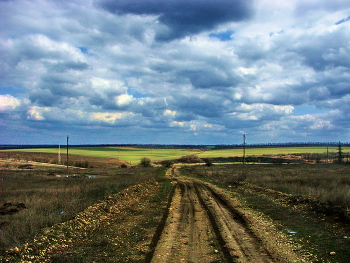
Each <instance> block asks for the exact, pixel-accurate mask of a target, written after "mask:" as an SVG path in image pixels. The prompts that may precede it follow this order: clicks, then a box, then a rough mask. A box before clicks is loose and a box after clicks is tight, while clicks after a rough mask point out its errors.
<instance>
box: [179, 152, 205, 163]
mask: <svg viewBox="0 0 350 263" xmlns="http://www.w3.org/2000/svg"><path fill="white" fill-rule="evenodd" d="M179 161H180V162H181V163H202V162H203V160H202V159H201V158H199V157H198V155H195V154H193V155H185V156H182V157H181V158H180V159H179Z"/></svg>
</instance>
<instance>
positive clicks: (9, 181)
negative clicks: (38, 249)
mask: <svg viewBox="0 0 350 263" xmlns="http://www.w3.org/2000/svg"><path fill="white" fill-rule="evenodd" d="M2 164H3V165H2V166H1V167H2V169H1V170H0V200H1V203H0V253H1V252H3V251H4V250H6V249H8V248H10V247H14V246H18V245H20V244H22V243H24V242H25V241H26V240H28V239H30V238H32V237H33V236H34V235H35V234H36V233H38V231H40V230H41V229H43V228H46V227H50V226H52V225H54V224H57V223H61V222H64V221H67V220H69V219H71V218H72V217H74V216H75V215H76V214H77V213H78V212H80V211H82V210H84V209H85V208H87V207H88V206H90V205H92V204H95V203H96V202H98V201H100V200H103V199H104V198H105V197H106V196H108V195H111V194H113V193H117V192H119V191H121V190H122V189H125V188H127V187H129V186H131V185H134V184H137V183H140V182H143V181H147V180H150V179H154V178H155V177H156V174H157V173H156V172H155V170H156V169H157V168H150V169H147V170H142V169H141V168H137V167H133V168H128V169H122V168H115V169H99V168H94V169H85V170H82V169H73V168H70V169H66V168H65V167H64V168H57V167H50V166H40V165H38V164H34V165H32V166H30V168H31V169H27V167H22V166H21V165H23V163H22V164H20V162H14V163H8V162H3V163H2Z"/></svg>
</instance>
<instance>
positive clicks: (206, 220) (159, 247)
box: [150, 178, 295, 263]
mask: <svg viewBox="0 0 350 263" xmlns="http://www.w3.org/2000/svg"><path fill="white" fill-rule="evenodd" d="M176 181H177V183H176V185H175V186H174V187H175V189H174V191H173V195H172V197H171V198H172V199H171V203H170V206H169V210H168V214H167V219H166V221H165V223H164V227H163V229H162V230H161V233H160V234H159V239H158V241H157V242H156V245H155V247H154V250H153V255H152V259H151V260H150V262H257V263H259V262H293V261H294V259H291V260H288V259H286V257H285V256H281V257H280V256H279V255H278V253H276V251H275V250H274V249H273V251H269V249H270V250H271V247H269V246H268V245H266V243H264V242H263V241H262V240H261V239H260V238H259V237H258V236H259V235H256V233H254V231H253V230H252V229H251V227H250V226H249V222H247V221H246V218H245V216H244V215H242V214H241V213H240V212H238V211H237V210H236V209H235V208H234V207H233V206H232V204H230V202H229V201H228V200H227V197H225V196H223V195H222V194H221V193H218V192H217V191H216V190H215V188H214V187H212V186H210V185H209V184H207V183H204V182H201V181H198V180H192V179H188V178H187V179H185V178H183V179H177V180H176ZM294 262H295V261H294Z"/></svg>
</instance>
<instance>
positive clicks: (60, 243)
mask: <svg viewBox="0 0 350 263" xmlns="http://www.w3.org/2000/svg"><path fill="white" fill-rule="evenodd" d="M158 188H159V183H157V182H156V181H153V180H150V181H147V182H144V183H141V184H137V185H134V186H131V187H129V188H127V189H125V190H123V191H121V192H119V193H117V194H114V195H111V196H110V197H108V198H106V199H105V200H104V201H102V202H101V203H98V204H96V205H93V206H90V207H88V208H87V209H86V210H84V211H83V212H80V213H78V214H77V215H76V216H75V217H74V218H73V219H72V220H69V221H67V222H64V223H60V224H56V225H54V226H52V227H51V228H49V229H47V230H45V231H43V232H42V233H40V234H37V235H36V236H35V237H34V239H33V241H31V242H28V243H26V244H24V245H22V246H20V247H15V248H12V249H9V250H7V251H6V253H5V255H4V256H3V257H0V262H50V258H51V257H52V256H53V255H55V254H57V253H59V252H60V251H62V250H66V249H67V248H68V247H69V246H70V245H71V244H72V243H73V242H75V241H76V240H79V239H81V238H83V237H85V236H86V235H88V233H91V232H92V231H93V230H94V229H96V228H97V227H98V226H101V225H102V224H103V223H104V222H106V221H107V220H108V218H109V216H110V215H112V214H115V213H119V212H120V211H122V210H123V209H125V208H128V207H130V206H132V205H133V204H136V203H138V202H140V201H141V200H142V199H144V198H145V197H147V196H149V195H151V194H153V193H155V192H156V191H157V190H158Z"/></svg>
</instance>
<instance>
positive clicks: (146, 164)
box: [140, 157, 152, 167]
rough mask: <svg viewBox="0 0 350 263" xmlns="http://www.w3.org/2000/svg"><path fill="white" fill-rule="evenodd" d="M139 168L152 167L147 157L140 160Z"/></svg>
mask: <svg viewBox="0 0 350 263" xmlns="http://www.w3.org/2000/svg"><path fill="white" fill-rule="evenodd" d="M140 166H142V167H151V166H152V162H151V159H150V158H147V157H143V158H141V161H140Z"/></svg>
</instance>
